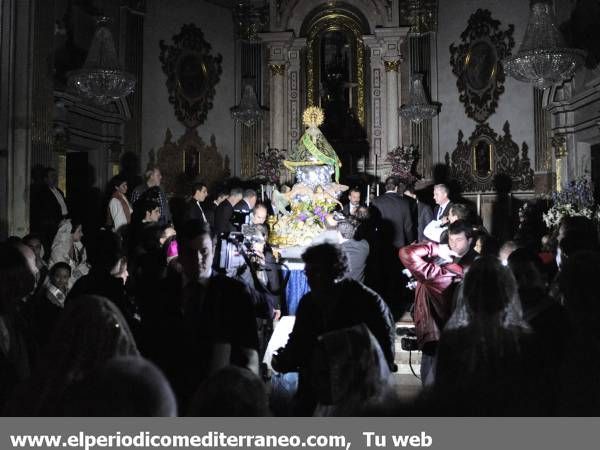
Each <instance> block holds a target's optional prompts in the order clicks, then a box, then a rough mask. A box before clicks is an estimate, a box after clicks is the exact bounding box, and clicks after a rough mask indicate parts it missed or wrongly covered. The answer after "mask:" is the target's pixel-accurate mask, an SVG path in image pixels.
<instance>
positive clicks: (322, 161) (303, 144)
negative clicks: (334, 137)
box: [283, 106, 342, 184]
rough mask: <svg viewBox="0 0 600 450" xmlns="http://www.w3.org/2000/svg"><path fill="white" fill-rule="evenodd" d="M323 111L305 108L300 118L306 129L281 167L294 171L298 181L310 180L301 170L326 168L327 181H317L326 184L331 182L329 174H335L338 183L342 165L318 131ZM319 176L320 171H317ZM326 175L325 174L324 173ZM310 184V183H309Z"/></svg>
mask: <svg viewBox="0 0 600 450" xmlns="http://www.w3.org/2000/svg"><path fill="white" fill-rule="evenodd" d="M323 119H324V116H323V110H322V109H321V108H319V107H317V106H310V107H308V108H306V110H305V111H304V114H303V116H302V121H303V122H304V125H306V126H307V127H308V128H307V129H306V131H305V132H304V134H303V135H302V137H301V138H300V140H299V141H298V144H297V146H296V148H295V149H294V150H292V151H291V152H290V155H289V158H288V159H286V160H284V161H283V165H284V166H285V167H286V168H287V169H289V170H292V171H296V174H297V176H298V178H299V181H300V182H302V181H305V180H304V179H306V178H310V177H309V175H310V174H309V173H307V171H306V170H302V169H301V168H303V167H304V168H309V167H313V168H314V166H327V167H328V168H329V171H328V172H329V175H328V177H329V179H328V180H319V183H320V184H328V183H329V182H331V178H330V177H331V174H332V173H334V172H335V181H336V183H339V181H340V167H342V163H341V161H340V158H338V155H337V153H336V152H335V150H334V149H333V147H332V146H331V145H330V144H329V142H327V139H326V138H325V136H324V135H323V133H322V132H321V130H320V129H319V125H321V124H322V123H323ZM317 172H319V177H318V178H322V177H321V176H320V175H322V174H323V171H322V170H317ZM326 173H327V172H326ZM309 184H310V183H309Z"/></svg>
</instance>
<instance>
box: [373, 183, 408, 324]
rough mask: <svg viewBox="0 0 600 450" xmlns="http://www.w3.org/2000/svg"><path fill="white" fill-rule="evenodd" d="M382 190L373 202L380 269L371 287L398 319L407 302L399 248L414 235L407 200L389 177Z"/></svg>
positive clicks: (376, 251) (377, 260)
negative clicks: (379, 294)
mask: <svg viewBox="0 0 600 450" xmlns="http://www.w3.org/2000/svg"><path fill="white" fill-rule="evenodd" d="M385 191H386V192H385V194H383V195H381V196H379V197H377V198H375V199H374V200H373V203H372V217H373V221H374V223H375V227H376V237H375V248H374V251H375V255H374V260H375V261H376V262H378V266H377V267H378V268H380V270H376V271H373V273H374V275H375V279H374V280H373V282H374V287H375V290H378V292H380V293H381V294H382V295H383V297H384V298H385V300H386V302H387V303H388V305H389V306H390V309H391V310H392V314H393V315H394V318H395V319H400V317H401V316H402V314H403V313H404V311H405V309H406V307H407V306H408V303H409V302H408V299H407V298H406V297H407V293H406V292H404V291H405V286H406V281H407V280H406V279H405V277H404V276H403V275H402V269H403V267H402V265H401V264H400V260H399V259H398V256H397V255H398V250H399V249H400V248H402V247H404V246H405V245H408V244H410V243H411V242H412V241H414V239H415V234H414V227H413V221H412V216H411V213H410V204H409V202H408V200H407V199H406V198H404V197H403V196H401V195H398V183H397V181H396V179H395V178H393V177H390V178H388V179H387V180H386V181H385Z"/></svg>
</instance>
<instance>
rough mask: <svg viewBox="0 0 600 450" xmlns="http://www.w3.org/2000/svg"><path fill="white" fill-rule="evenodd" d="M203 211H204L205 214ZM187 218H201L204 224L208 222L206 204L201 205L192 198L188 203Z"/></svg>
mask: <svg viewBox="0 0 600 450" xmlns="http://www.w3.org/2000/svg"><path fill="white" fill-rule="evenodd" d="M202 213H204V215H203V214H202ZM185 219H186V220H199V221H200V222H202V223H203V224H204V223H207V222H208V215H207V214H206V210H205V207H204V205H201V204H200V203H198V202H197V201H196V200H194V199H191V200H190V201H189V202H188V203H187V205H186V214H185Z"/></svg>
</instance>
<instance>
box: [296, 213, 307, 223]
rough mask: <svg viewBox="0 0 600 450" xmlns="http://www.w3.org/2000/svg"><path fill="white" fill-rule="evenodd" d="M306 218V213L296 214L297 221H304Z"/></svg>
mask: <svg viewBox="0 0 600 450" xmlns="http://www.w3.org/2000/svg"><path fill="white" fill-rule="evenodd" d="M306 219H308V216H307V215H306V213H300V214H298V221H299V222H306Z"/></svg>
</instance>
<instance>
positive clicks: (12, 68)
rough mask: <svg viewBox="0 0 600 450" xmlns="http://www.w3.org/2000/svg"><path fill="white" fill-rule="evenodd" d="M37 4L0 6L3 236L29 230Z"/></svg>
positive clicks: (10, 1)
mask: <svg viewBox="0 0 600 450" xmlns="http://www.w3.org/2000/svg"><path fill="white" fill-rule="evenodd" d="M35 5H36V2H33V1H32V0H22V1H21V0H7V1H4V2H3V3H2V8H0V24H1V26H0V36H1V37H2V39H0V60H1V62H2V63H1V64H0V67H1V69H0V78H2V85H1V86H0V98H1V99H2V101H1V102H0V185H1V186H0V239H2V238H4V237H6V236H7V235H17V236H23V235H25V234H27V233H28V232H29V182H30V172H31V143H32V140H33V137H32V127H33V125H32V120H33V112H32V109H33V101H34V99H33V92H32V85H33V58H34V48H35V47H34V37H35V20H34V18H35ZM41 38H42V37H41V36H40V39H41ZM45 38H46V39H51V36H47V37H45Z"/></svg>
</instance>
